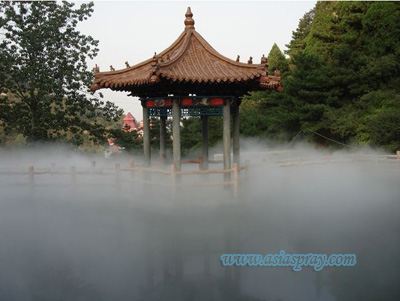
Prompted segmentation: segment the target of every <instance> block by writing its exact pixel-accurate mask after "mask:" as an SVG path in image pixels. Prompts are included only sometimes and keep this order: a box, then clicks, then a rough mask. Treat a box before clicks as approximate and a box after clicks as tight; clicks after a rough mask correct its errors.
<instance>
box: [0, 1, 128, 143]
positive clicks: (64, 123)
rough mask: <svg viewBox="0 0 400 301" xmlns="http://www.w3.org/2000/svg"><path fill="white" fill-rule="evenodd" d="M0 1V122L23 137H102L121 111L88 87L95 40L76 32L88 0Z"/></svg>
mask: <svg viewBox="0 0 400 301" xmlns="http://www.w3.org/2000/svg"><path fill="white" fill-rule="evenodd" d="M74 6H75V4H71V3H68V2H62V3H56V2H48V1H46V2H41V1H38V2H7V1H1V2H0V34H1V43H0V51H1V52H0V64H1V68H0V90H1V91H0V93H2V96H1V97H0V126H1V127H2V129H3V133H4V134H5V135H7V134H9V133H13V134H20V135H22V136H23V137H24V138H26V139H27V140H28V141H52V140H63V141H68V142H72V143H74V144H77V145H79V144H82V143H83V140H84V137H83V135H86V136H88V137H90V139H92V140H96V139H99V140H100V141H101V140H103V139H104V137H105V133H106V127H105V125H104V122H100V121H102V120H105V121H109V120H111V119H115V118H117V117H118V115H119V114H120V113H121V112H120V111H119V110H117V108H116V107H115V105H114V104H112V103H110V102H106V103H104V102H103V101H101V100H100V99H99V98H98V97H95V96H94V95H93V94H92V93H90V92H89V87H90V85H91V83H92V80H93V74H92V72H90V71H88V68H87V64H86V59H88V58H90V59H92V58H93V57H95V56H96V55H97V52H98V49H97V45H98V41H96V40H94V39H93V38H92V37H91V36H86V35H83V34H81V33H80V32H79V31H78V30H77V29H76V28H77V25H78V23H79V22H81V21H84V20H86V19H87V18H89V17H90V16H91V14H92V12H93V3H88V4H81V5H80V7H79V8H75V7H74Z"/></svg>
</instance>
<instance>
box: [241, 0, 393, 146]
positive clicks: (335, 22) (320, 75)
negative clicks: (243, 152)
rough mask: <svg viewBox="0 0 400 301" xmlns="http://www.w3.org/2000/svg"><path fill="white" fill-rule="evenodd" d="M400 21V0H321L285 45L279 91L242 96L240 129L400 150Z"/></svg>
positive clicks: (253, 133) (285, 137) (283, 137)
mask: <svg viewBox="0 0 400 301" xmlns="http://www.w3.org/2000/svg"><path fill="white" fill-rule="evenodd" d="M398 20H400V3H398V2H318V3H317V4H316V6H315V8H314V9H313V10H311V11H310V12H307V13H306V14H305V15H304V17H303V18H302V19H301V20H300V22H299V26H298V28H297V30H296V31H294V32H293V35H292V41H291V42H290V43H289V44H288V45H287V47H288V51H287V54H289V56H290V58H289V59H288V63H289V64H290V70H289V72H287V73H286V74H284V75H285V76H283V79H282V85H283V87H284V91H283V92H282V93H278V92H274V91H272V92H271V91H266V92H255V93H252V94H251V96H247V97H245V98H244V101H243V104H242V107H241V114H242V115H241V116H242V123H241V126H242V133H243V134H244V135H248V136H264V137H269V138H270V139H276V140H281V141H290V140H291V139H292V138H293V137H295V136H296V135H297V134H298V133H299V132H300V131H302V133H303V137H306V138H307V139H308V140H313V141H316V142H318V143H321V144H325V145H327V144H329V145H334V143H333V142H332V141H330V140H328V139H326V138H329V139H333V140H335V141H338V142H340V143H344V144H358V145H370V146H378V147H384V148H386V149H387V150H390V151H395V150H397V149H400V126H399V124H400V114H399V112H400V111H399V107H400V96H399V89H400V77H399V75H400V74H399V73H400V57H399V56H400V42H399V41H400V26H399V23H398ZM274 47H275V45H274ZM274 52H275V53H276V52H277V49H276V47H275V49H274ZM271 54H272V50H271ZM274 57H277V55H276V54H274ZM271 61H272V59H270V66H271V65H272V66H273V68H274V64H275V62H273V63H272V64H271ZM281 66H282V64H281ZM281 68H283V67H281ZM283 70H284V69H283ZM271 71H272V70H271ZM315 133H317V134H319V135H322V136H324V137H326V138H323V137H322V136H319V135H316V134H315ZM337 145H340V144H337Z"/></svg>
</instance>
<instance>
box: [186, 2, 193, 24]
mask: <svg viewBox="0 0 400 301" xmlns="http://www.w3.org/2000/svg"><path fill="white" fill-rule="evenodd" d="M185 17H186V19H185V28H186V29H194V20H193V18H192V17H193V14H192V11H191V10H190V7H188V8H187V11H186V14H185Z"/></svg>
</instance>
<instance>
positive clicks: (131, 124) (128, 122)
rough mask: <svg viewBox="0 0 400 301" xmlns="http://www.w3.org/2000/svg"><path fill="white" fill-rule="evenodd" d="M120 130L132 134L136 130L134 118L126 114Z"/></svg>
mask: <svg viewBox="0 0 400 301" xmlns="http://www.w3.org/2000/svg"><path fill="white" fill-rule="evenodd" d="M122 130H124V131H126V132H132V131H134V130H137V123H136V119H135V117H133V115H132V114H131V113H130V112H128V114H126V116H125V118H124V124H123V125H122Z"/></svg>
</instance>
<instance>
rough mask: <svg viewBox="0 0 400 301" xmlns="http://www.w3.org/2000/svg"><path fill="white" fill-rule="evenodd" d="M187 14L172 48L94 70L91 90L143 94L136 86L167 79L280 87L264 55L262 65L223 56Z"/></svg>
mask: <svg viewBox="0 0 400 301" xmlns="http://www.w3.org/2000/svg"><path fill="white" fill-rule="evenodd" d="M185 16H186V20H185V30H184V32H183V33H182V34H181V35H180V36H179V37H178V39H177V40H176V41H175V42H174V43H173V44H172V45H171V46H170V47H168V48H167V49H166V50H164V51H162V52H161V53H159V54H155V55H154V57H153V58H151V59H149V60H147V61H144V62H142V63H140V64H137V65H135V66H129V65H127V68H125V69H122V70H117V71H111V72H95V80H94V84H93V85H92V90H94V91H95V90H98V89H101V88H110V89H112V90H119V91H131V92H132V95H133V96H140V95H139V94H140V92H139V93H136V92H137V91H139V90H137V88H139V87H141V86H144V85H157V84H158V83H160V82H164V81H166V82H167V83H169V84H173V83H182V84H186V83H191V84H197V83H198V84H202V83H206V84H210V83H211V84H220V83H243V84H246V83H251V84H252V86H254V82H256V86H258V87H259V89H279V88H280V74H279V75H278V74H274V75H269V74H268V70H267V67H268V64H267V60H266V59H265V58H263V59H262V63H261V64H252V63H247V64H246V63H241V62H238V61H234V60H231V59H229V58H226V57H224V56H223V55H221V54H220V53H218V52H217V51H216V50H215V49H214V48H213V47H211V45H210V44H208V42H207V41H206V40H205V39H204V38H203V37H202V36H201V35H200V34H199V33H198V32H197V31H196V30H195V29H194V20H193V19H192V16H193V14H192V13H191V11H190V8H188V11H187V13H186V15H185ZM128 66H129V67H128ZM97 71H98V70H97ZM136 90H137V91H136ZM189 92H190V91H189Z"/></svg>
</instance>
